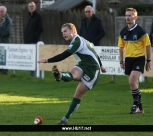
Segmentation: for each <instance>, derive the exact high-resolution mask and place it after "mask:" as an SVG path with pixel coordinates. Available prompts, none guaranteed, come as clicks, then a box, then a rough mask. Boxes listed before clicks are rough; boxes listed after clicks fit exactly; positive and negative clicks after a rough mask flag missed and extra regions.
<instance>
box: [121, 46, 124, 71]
mask: <svg viewBox="0 0 153 136" xmlns="http://www.w3.org/2000/svg"><path fill="white" fill-rule="evenodd" d="M123 52H124V48H123V47H120V66H121V68H123V69H125V65H124V61H123Z"/></svg>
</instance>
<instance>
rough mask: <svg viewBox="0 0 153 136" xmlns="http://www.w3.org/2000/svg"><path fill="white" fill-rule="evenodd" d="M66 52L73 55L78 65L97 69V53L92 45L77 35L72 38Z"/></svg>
mask: <svg viewBox="0 0 153 136" xmlns="http://www.w3.org/2000/svg"><path fill="white" fill-rule="evenodd" d="M67 51H68V52H69V53H71V54H73V55H75V58H76V59H77V61H78V62H79V64H80V65H86V66H98V67H99V62H98V58H97V53H96V52H95V50H94V48H93V44H92V43H90V42H89V41H87V40H85V39H84V38H82V37H80V36H79V35H76V36H75V37H74V38H73V40H72V41H71V43H70V45H69V47H68V49H67Z"/></svg>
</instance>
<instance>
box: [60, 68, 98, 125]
mask: <svg viewBox="0 0 153 136" xmlns="http://www.w3.org/2000/svg"><path fill="white" fill-rule="evenodd" d="M77 69H81V71H83V74H82V77H81V81H80V82H79V85H78V87H77V89H76V92H75V94H74V96H73V99H72V102H71V104H70V106H69V109H68V111H67V113H66V115H65V116H64V117H63V118H62V120H61V121H60V122H59V125H62V124H67V122H68V119H69V117H70V116H71V115H72V113H73V112H74V111H75V110H77V109H78V107H79V106H80V101H81V98H82V97H83V95H84V94H85V93H86V92H87V91H88V90H90V89H92V87H93V86H94V85H95V84H96V83H97V81H98V78H99V73H100V72H99V69H98V70H97V67H96V68H90V70H89V68H87V67H82V68H81V66H80V68H78V67H77ZM73 70H74V69H73ZM71 72H72V73H73V71H71ZM73 75H74V77H75V74H73ZM74 79H75V80H79V78H78V77H77V76H76V77H75V78H74Z"/></svg>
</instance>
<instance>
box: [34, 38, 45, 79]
mask: <svg viewBox="0 0 153 136" xmlns="http://www.w3.org/2000/svg"><path fill="white" fill-rule="evenodd" d="M40 45H44V43H43V42H42V41H40V42H37V45H36V54H37V57H36V77H37V78H39V77H40V71H39V63H37V62H38V60H39V46H40ZM41 72H42V75H44V71H41Z"/></svg>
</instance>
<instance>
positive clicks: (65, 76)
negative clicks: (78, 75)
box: [61, 72, 73, 82]
mask: <svg viewBox="0 0 153 136" xmlns="http://www.w3.org/2000/svg"><path fill="white" fill-rule="evenodd" d="M61 79H62V80H63V81H65V82H69V81H72V80H73V76H72V74H71V73H70V72H62V73H61Z"/></svg>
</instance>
